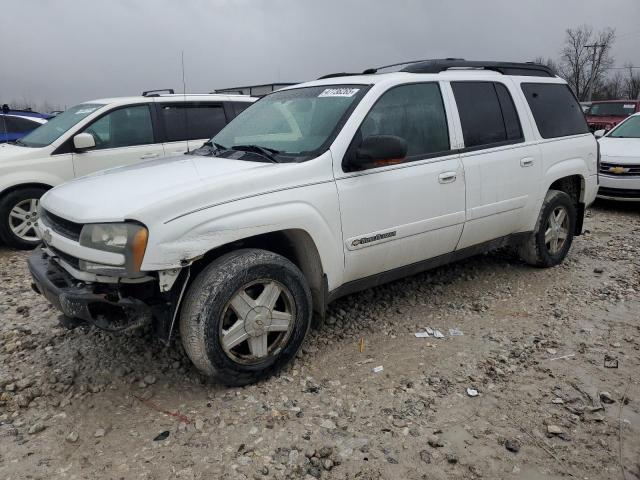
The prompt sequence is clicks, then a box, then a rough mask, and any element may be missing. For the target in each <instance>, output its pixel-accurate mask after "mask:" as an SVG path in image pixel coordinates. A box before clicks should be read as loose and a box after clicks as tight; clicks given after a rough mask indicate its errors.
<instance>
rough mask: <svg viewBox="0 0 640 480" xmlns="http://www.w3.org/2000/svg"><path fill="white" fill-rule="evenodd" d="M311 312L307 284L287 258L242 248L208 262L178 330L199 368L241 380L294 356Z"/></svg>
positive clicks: (269, 371) (233, 382)
mask: <svg viewBox="0 0 640 480" xmlns="http://www.w3.org/2000/svg"><path fill="white" fill-rule="evenodd" d="M311 316H312V303H311V293H310V291H309V287H308V285H307V282H306V280H305V278H304V276H303V274H302V272H301V271H300V270H299V269H298V268H297V267H296V266H295V265H294V264H293V263H291V262H290V261H289V260H287V259H286V258H284V257H282V256H280V255H277V254H275V253H272V252H268V251H266V250H259V249H241V250H237V251H235V252H231V253H228V254H226V255H223V256H222V257H220V258H218V259H216V260H214V261H213V262H212V263H211V264H210V265H209V266H207V267H206V268H205V269H204V270H203V271H202V272H201V273H200V274H199V275H198V276H197V277H196V279H195V280H194V282H193V283H192V284H191V286H190V287H189V290H188V292H187V294H186V296H185V300H184V304H183V306H182V311H181V314H180V335H181V337H182V343H183V345H184V348H185V351H186V352H187V355H188V356H189V358H190V359H191V361H192V362H193V363H194V365H195V366H196V367H197V368H198V369H199V370H200V371H202V372H203V373H204V374H206V375H209V376H211V377H213V378H214V379H215V380H216V381H218V382H220V383H223V384H225V385H229V386H242V385H247V384H250V383H254V382H257V381H259V380H262V379H264V378H267V377H269V376H271V375H273V374H274V373H276V372H277V371H278V370H280V369H281V368H282V367H283V366H284V365H286V364H287V363H288V362H289V361H290V360H291V359H292V358H293V357H294V356H295V354H296V353H297V351H298V350H299V348H300V346H301V345H302V342H303V340H304V337H305V335H306V333H307V331H308V329H309V325H310V324H311Z"/></svg>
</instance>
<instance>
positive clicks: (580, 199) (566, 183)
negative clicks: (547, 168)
mask: <svg viewBox="0 0 640 480" xmlns="http://www.w3.org/2000/svg"><path fill="white" fill-rule="evenodd" d="M549 190H559V191H561V192H565V193H566V194H567V195H569V196H570V197H571V199H572V200H573V201H574V202H575V204H576V210H577V218H576V230H575V232H574V234H575V235H581V234H582V225H583V222H584V210H585V204H584V178H582V176H581V175H571V176H568V177H562V178H559V179H558V180H556V181H555V182H553V183H552V184H551V186H550V187H549Z"/></svg>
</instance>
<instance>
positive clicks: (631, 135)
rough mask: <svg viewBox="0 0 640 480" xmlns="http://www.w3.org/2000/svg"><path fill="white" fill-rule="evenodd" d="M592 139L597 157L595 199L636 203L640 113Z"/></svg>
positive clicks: (639, 179)
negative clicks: (598, 149) (594, 139)
mask: <svg viewBox="0 0 640 480" xmlns="http://www.w3.org/2000/svg"><path fill="white" fill-rule="evenodd" d="M595 136H596V137H600V139H599V140H598V141H599V142H600V153H601V162H600V189H599V190H598V197H600V198H606V199H608V200H622V201H631V202H634V201H635V202H640V113H636V114H635V115H632V116H630V117H629V118H627V119H626V120H625V121H624V122H622V123H620V124H618V126H617V127H615V128H614V129H612V130H611V131H610V132H609V133H607V134H606V135H605V131H604V130H598V131H597V132H595Z"/></svg>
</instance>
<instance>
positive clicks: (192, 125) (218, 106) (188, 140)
mask: <svg viewBox="0 0 640 480" xmlns="http://www.w3.org/2000/svg"><path fill="white" fill-rule="evenodd" d="M156 105H157V111H158V116H159V119H160V123H161V127H162V129H163V132H164V133H163V138H164V152H165V155H166V156H171V155H179V154H182V153H184V152H186V151H187V149H189V150H194V149H196V148H198V147H200V146H202V144H203V143H204V142H206V141H207V140H209V139H210V138H211V137H213V136H214V135H215V134H216V133H218V132H219V131H220V130H222V128H223V127H224V126H225V125H226V124H227V121H228V120H227V115H226V113H225V109H224V107H223V104H222V102H161V101H160V102H158V103H157V104H156Z"/></svg>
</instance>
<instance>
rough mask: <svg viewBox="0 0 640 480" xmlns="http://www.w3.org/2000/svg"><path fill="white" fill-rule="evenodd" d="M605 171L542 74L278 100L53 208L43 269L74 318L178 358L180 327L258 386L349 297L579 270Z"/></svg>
mask: <svg viewBox="0 0 640 480" xmlns="http://www.w3.org/2000/svg"><path fill="white" fill-rule="evenodd" d="M597 156H598V154H597V144H596V140H595V139H594V137H593V135H591V134H590V133H589V130H588V128H587V124H586V122H585V119H584V115H583V114H582V111H581V108H580V105H579V103H578V102H577V101H576V99H575V98H574V96H573V95H572V93H571V92H570V90H569V88H568V87H567V85H566V83H565V82H564V81H563V80H561V79H559V78H556V77H554V76H553V75H552V74H551V73H550V72H549V71H548V70H547V69H546V68H545V67H542V66H536V65H531V64H504V63H488V62H482V63H479V62H463V61H429V62H422V63H416V64H411V65H409V66H407V67H406V68H404V69H403V71H400V72H392V73H384V74H375V73H370V74H366V75H351V76H341V77H336V76H330V77H328V78H324V79H320V80H317V81H314V82H309V83H306V84H301V85H297V86H295V87H292V88H289V89H285V90H280V91H278V92H275V93H273V94H270V95H267V96H266V97H264V98H262V99H261V100H259V101H258V102H256V103H255V104H254V105H252V106H251V107H250V108H248V109H247V110H245V111H244V112H243V113H241V114H240V115H239V116H238V117H237V118H236V119H234V120H233V121H232V122H231V123H230V124H229V125H228V126H227V127H225V128H224V129H223V130H222V131H220V133H218V134H217V135H216V136H214V137H213V138H212V139H211V141H210V142H208V143H206V144H205V146H203V148H201V149H199V150H197V151H195V152H193V154H192V155H182V156H180V157H178V158H175V159H167V160H165V161H162V162H156V163H154V164H146V165H144V166H140V167H135V166H134V167H128V168H120V169H114V170H111V171H107V172H103V173H102V174H101V175H94V176H92V177H88V178H84V179H79V180H75V181H72V182H69V183H67V184H66V185H63V186H61V187H58V188H55V189H53V190H51V191H49V192H48V193H47V194H46V195H45V196H44V197H43V199H42V202H41V212H42V214H41V217H40V220H39V227H38V228H39V229H40V230H41V232H42V237H43V239H44V246H43V248H41V249H38V250H37V251H36V252H34V254H33V255H32V256H31V257H30V259H29V267H30V270H31V272H32V276H33V279H34V288H35V289H36V291H38V292H41V293H42V294H43V295H45V296H46V297H47V298H48V299H49V301H51V302H52V303H53V304H54V305H55V306H56V307H57V308H58V309H60V310H61V311H62V312H63V313H64V314H65V315H66V316H67V317H73V318H76V319H81V320H84V321H88V322H91V323H93V324H95V325H98V326H100V327H102V328H107V329H111V330H120V329H125V328H130V327H132V326H135V325H138V324H140V323H143V322H153V325H154V326H155V328H156V329H157V332H158V335H160V337H161V338H162V339H164V340H165V341H169V340H170V338H171V335H172V333H173V332H174V330H175V328H174V326H177V325H179V330H180V334H181V337H182V342H183V344H184V347H185V349H186V351H187V354H188V355H189V357H190V358H191V360H192V361H193V363H194V364H195V365H196V366H197V367H198V368H199V369H200V370H201V371H202V372H204V373H206V374H208V375H211V376H213V377H214V378H216V379H217V380H219V381H220V382H223V383H225V384H229V385H243V384H247V383H250V382H254V381H256V380H258V379H260V378H264V377H266V376H268V375H270V374H272V373H274V372H275V371H277V370H278V369H279V368H280V367H281V366H282V365H284V364H285V363H286V362H288V361H289V360H291V359H292V358H293V356H294V355H295V353H296V352H297V351H298V349H299V348H300V346H301V344H302V341H303V339H304V337H305V334H306V332H307V329H308V327H309V325H310V324H311V319H312V312H314V311H315V312H316V313H317V318H320V319H321V318H322V317H323V315H324V312H325V309H326V306H327V304H328V303H329V302H331V301H332V300H334V299H336V298H338V297H340V296H343V295H346V294H348V293H351V292H355V291H357V290H361V289H364V288H367V287H370V286H374V285H378V284H380V283H383V282H387V281H390V280H393V279H397V278H399V277H402V276H406V275H410V274H414V273H416V272H419V271H422V270H425V269H428V268H432V267H435V266H438V265H442V264H445V263H448V262H452V261H455V260H457V259H460V258H463V257H467V256H470V255H474V254H477V253H480V252H484V251H487V250H490V249H493V248H497V247H501V246H506V245H513V246H516V247H518V248H519V249H520V252H521V253H522V256H523V258H524V259H525V260H526V261H527V262H529V263H530V264H532V265H535V266H539V267H551V266H554V265H557V264H559V263H560V262H562V260H563V259H564V257H565V255H566V254H567V252H568V250H569V248H570V246H571V242H572V239H573V236H574V235H579V234H580V233H581V229H582V220H583V216H584V209H585V207H586V206H587V205H588V204H590V203H591V202H592V201H593V200H594V198H595V195H596V190H597V162H598V158H597ZM114 192H117V194H114Z"/></svg>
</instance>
